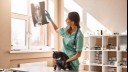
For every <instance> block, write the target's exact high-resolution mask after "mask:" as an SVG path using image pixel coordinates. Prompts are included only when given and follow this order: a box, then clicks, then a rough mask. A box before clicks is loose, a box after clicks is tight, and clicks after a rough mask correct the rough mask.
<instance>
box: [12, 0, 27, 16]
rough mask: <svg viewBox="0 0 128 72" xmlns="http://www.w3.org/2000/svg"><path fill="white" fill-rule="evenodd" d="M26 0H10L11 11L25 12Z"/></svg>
mask: <svg viewBox="0 0 128 72" xmlns="http://www.w3.org/2000/svg"><path fill="white" fill-rule="evenodd" d="M27 3H28V0H11V12H14V13H19V14H25V15H26V14H27V10H28V4H27Z"/></svg>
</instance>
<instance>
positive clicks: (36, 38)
mask: <svg viewBox="0 0 128 72" xmlns="http://www.w3.org/2000/svg"><path fill="white" fill-rule="evenodd" d="M31 37H32V38H31V40H32V42H31V45H32V46H43V45H44V32H43V26H38V27H34V25H32V36H31Z"/></svg>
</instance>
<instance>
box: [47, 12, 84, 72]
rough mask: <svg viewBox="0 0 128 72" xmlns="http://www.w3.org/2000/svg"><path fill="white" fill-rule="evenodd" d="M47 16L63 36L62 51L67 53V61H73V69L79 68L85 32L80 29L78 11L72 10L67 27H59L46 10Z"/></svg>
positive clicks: (67, 20) (67, 19)
mask: <svg viewBox="0 0 128 72" xmlns="http://www.w3.org/2000/svg"><path fill="white" fill-rule="evenodd" d="M45 15H46V16H47V18H48V19H49V20H50V23H51V24H52V26H53V28H54V30H55V31H56V32H58V33H59V34H60V35H61V36H62V37H63V42H62V43H63V46H62V51H63V52H64V53H66V54H67V55H68V57H69V59H68V60H67V61H66V62H71V66H72V68H73V70H75V71H77V70H78V69H79V60H78V58H79V57H80V56H81V52H82V48H83V34H82V32H81V30H80V25H79V22H80V16H79V14H78V13H77V12H70V13H68V16H67V18H66V20H65V21H66V23H67V27H65V28H58V27H57V26H56V25H55V23H54V22H53V20H52V19H51V17H50V14H49V13H48V12H47V11H46V14H45Z"/></svg>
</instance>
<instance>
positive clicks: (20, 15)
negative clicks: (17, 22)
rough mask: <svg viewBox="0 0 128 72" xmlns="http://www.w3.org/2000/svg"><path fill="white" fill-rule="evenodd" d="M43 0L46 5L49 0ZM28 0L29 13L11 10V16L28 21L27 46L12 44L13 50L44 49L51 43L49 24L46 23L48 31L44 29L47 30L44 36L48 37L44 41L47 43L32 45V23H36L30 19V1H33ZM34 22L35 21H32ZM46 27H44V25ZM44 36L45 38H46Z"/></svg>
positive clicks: (26, 31)
mask: <svg viewBox="0 0 128 72" xmlns="http://www.w3.org/2000/svg"><path fill="white" fill-rule="evenodd" d="M41 1H42V0H41ZM43 1H45V2H46V3H45V4H46V5H45V6H47V0H43ZM27 2H28V6H27V7H28V8H27V9H28V10H27V15H26V14H18V13H13V12H11V18H15V19H21V20H25V21H26V22H25V26H26V27H25V29H26V30H25V43H26V44H25V46H13V45H11V50H12V51H15V50H16V51H17V50H33V49H34V50H42V49H43V48H44V47H45V46H48V45H50V44H49V41H48V38H49V37H50V36H49V35H48V33H49V32H48V31H49V30H48V26H47V25H45V30H46V31H44V30H43V33H44V32H45V34H44V35H45V36H44V37H46V38H45V39H44V42H45V43H43V46H32V45H31V42H32V40H31V38H32V37H31V34H32V32H31V29H32V26H31V25H34V24H31V22H30V21H32V16H31V14H30V13H31V9H30V2H31V0H28V1H27ZM32 23H33V22H32ZM43 28H44V27H43ZM44 37H43V38H44Z"/></svg>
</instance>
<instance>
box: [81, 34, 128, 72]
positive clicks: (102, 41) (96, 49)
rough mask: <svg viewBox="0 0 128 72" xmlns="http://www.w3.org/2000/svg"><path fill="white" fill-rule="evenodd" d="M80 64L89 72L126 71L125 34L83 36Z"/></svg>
mask: <svg viewBox="0 0 128 72" xmlns="http://www.w3.org/2000/svg"><path fill="white" fill-rule="evenodd" d="M79 60H80V66H82V67H83V68H82V69H84V70H85V71H89V72H93V71H94V72H127V35H94V36H92V35H91V36H85V37H84V48H83V51H82V55H81V57H80V59H79Z"/></svg>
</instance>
